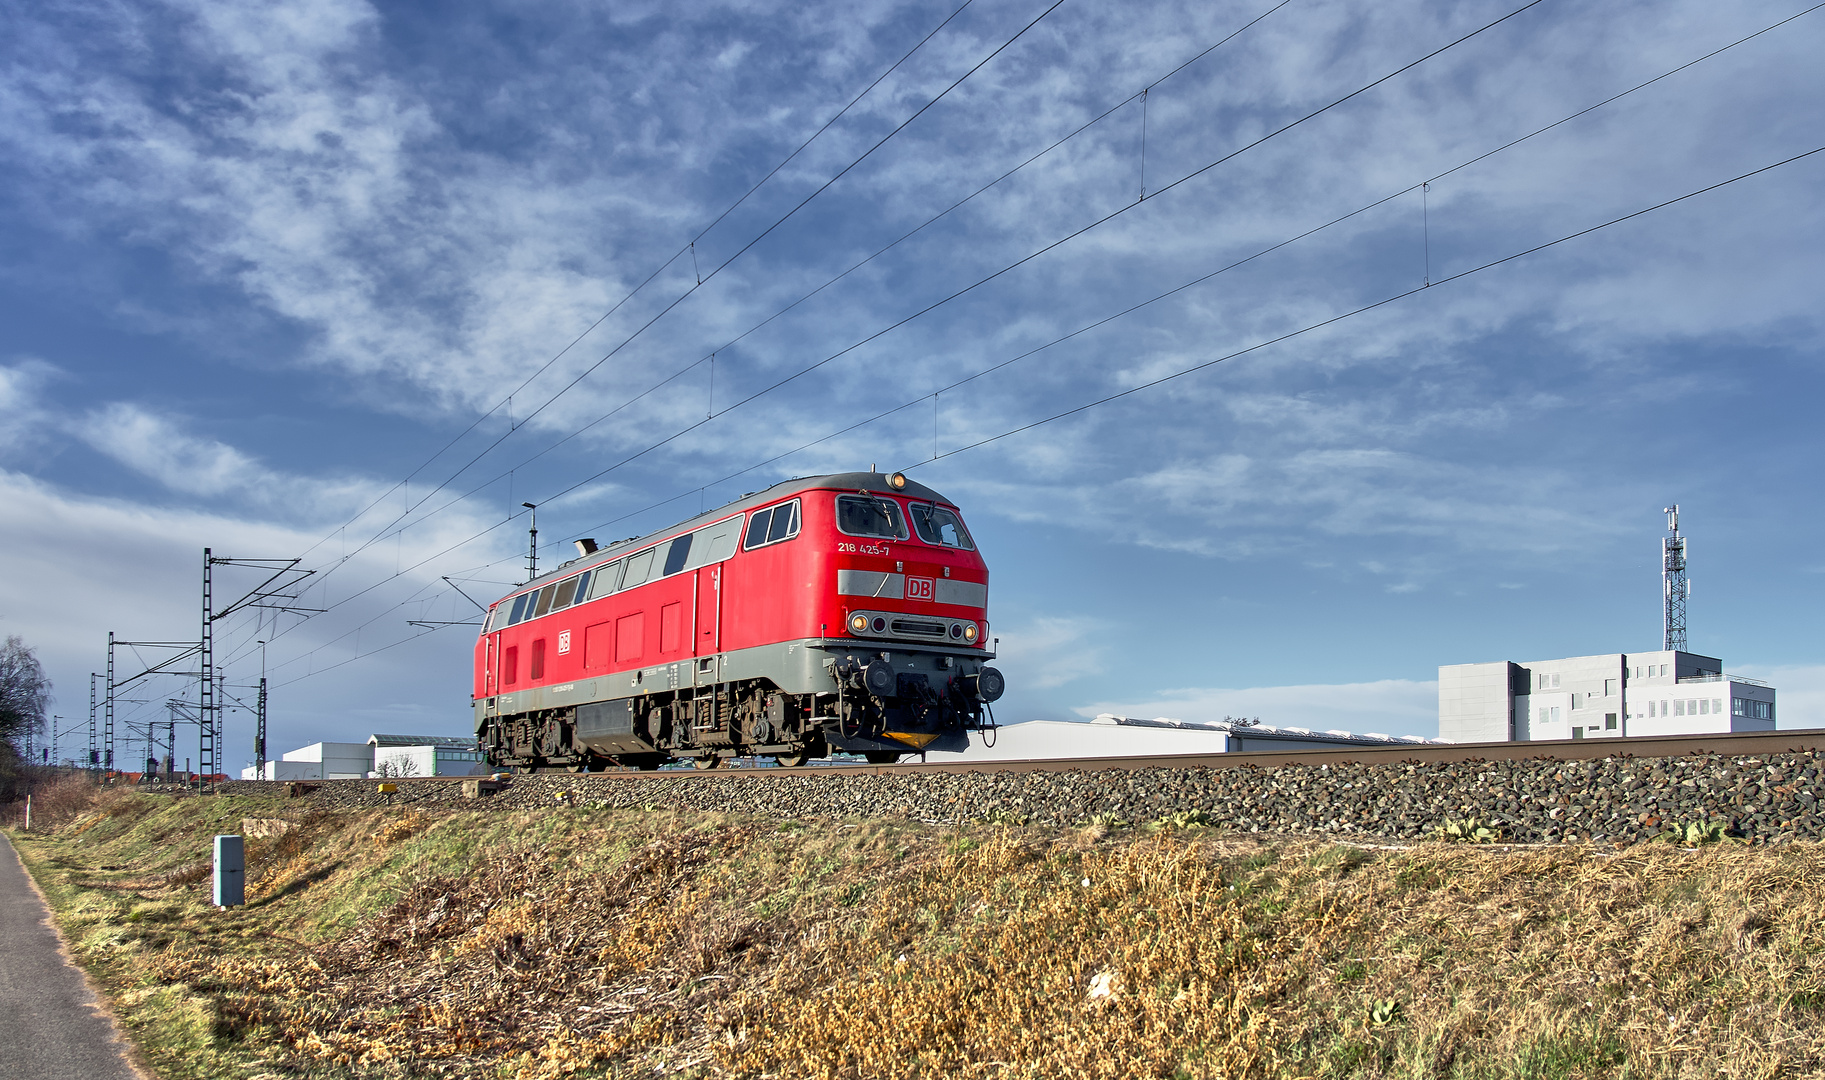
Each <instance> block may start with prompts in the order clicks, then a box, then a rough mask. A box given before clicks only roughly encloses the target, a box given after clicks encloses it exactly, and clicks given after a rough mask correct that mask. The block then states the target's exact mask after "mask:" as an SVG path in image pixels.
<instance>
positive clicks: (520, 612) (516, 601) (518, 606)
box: [507, 593, 532, 626]
mask: <svg viewBox="0 0 1825 1080" xmlns="http://www.w3.org/2000/svg"><path fill="white" fill-rule="evenodd" d="M530 599H532V594H531V593H521V594H520V595H518V596H516V597H514V598H513V613H512V614H511V615H508V616H507V625H508V626H512V625H513V624H514V623H516V622H519V621H520V620H521V619H524V618H525V617H526V601H528V600H530Z"/></svg>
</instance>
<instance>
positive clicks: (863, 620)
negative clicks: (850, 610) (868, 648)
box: [849, 614, 868, 634]
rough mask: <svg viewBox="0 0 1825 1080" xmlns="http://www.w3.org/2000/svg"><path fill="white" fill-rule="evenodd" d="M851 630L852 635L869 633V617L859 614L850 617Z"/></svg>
mask: <svg viewBox="0 0 1825 1080" xmlns="http://www.w3.org/2000/svg"><path fill="white" fill-rule="evenodd" d="M849 629H850V631H851V632H852V633H857V634H864V633H867V632H868V616H866V615H859V614H858V615H851V616H849Z"/></svg>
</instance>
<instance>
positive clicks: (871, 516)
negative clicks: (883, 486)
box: [836, 495, 906, 540]
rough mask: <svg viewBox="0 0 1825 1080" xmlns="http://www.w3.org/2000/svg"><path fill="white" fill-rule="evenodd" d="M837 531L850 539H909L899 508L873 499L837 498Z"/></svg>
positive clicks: (888, 500) (870, 497)
mask: <svg viewBox="0 0 1825 1080" xmlns="http://www.w3.org/2000/svg"><path fill="white" fill-rule="evenodd" d="M836 527H837V528H839V529H841V530H842V531H843V532H846V533H848V534H849V535H850V536H882V537H886V538H888V539H891V540H904V539H906V522H905V521H904V520H903V519H902V518H901V517H900V504H899V503H897V502H894V501H893V500H892V499H883V498H878V497H875V496H871V495H838V496H837V498H836Z"/></svg>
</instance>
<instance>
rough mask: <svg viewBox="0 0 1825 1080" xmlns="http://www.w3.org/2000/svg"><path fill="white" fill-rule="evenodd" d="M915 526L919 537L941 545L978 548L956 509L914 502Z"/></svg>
mask: <svg viewBox="0 0 1825 1080" xmlns="http://www.w3.org/2000/svg"><path fill="white" fill-rule="evenodd" d="M912 520H913V528H915V529H917V530H919V539H921V540H923V541H925V542H926V543H928V544H936V545H938V546H939V547H952V548H962V549H963V550H964V551H974V550H976V545H975V544H974V543H973V542H972V541H971V540H970V534H969V530H968V529H965V528H964V527H963V520H962V519H961V518H959V517H958V516H957V513H956V511H954V510H946V509H945V508H944V507H942V506H933V505H932V504H931V503H913V504H912Z"/></svg>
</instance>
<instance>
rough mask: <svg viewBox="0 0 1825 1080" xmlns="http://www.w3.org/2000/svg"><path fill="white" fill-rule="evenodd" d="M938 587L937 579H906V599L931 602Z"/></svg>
mask: <svg viewBox="0 0 1825 1080" xmlns="http://www.w3.org/2000/svg"><path fill="white" fill-rule="evenodd" d="M937 587H938V581H937V579H936V578H928V577H909V578H907V579H906V598H907V599H908V600H930V599H931V598H932V596H933V594H934V592H935V591H936V589H937Z"/></svg>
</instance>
